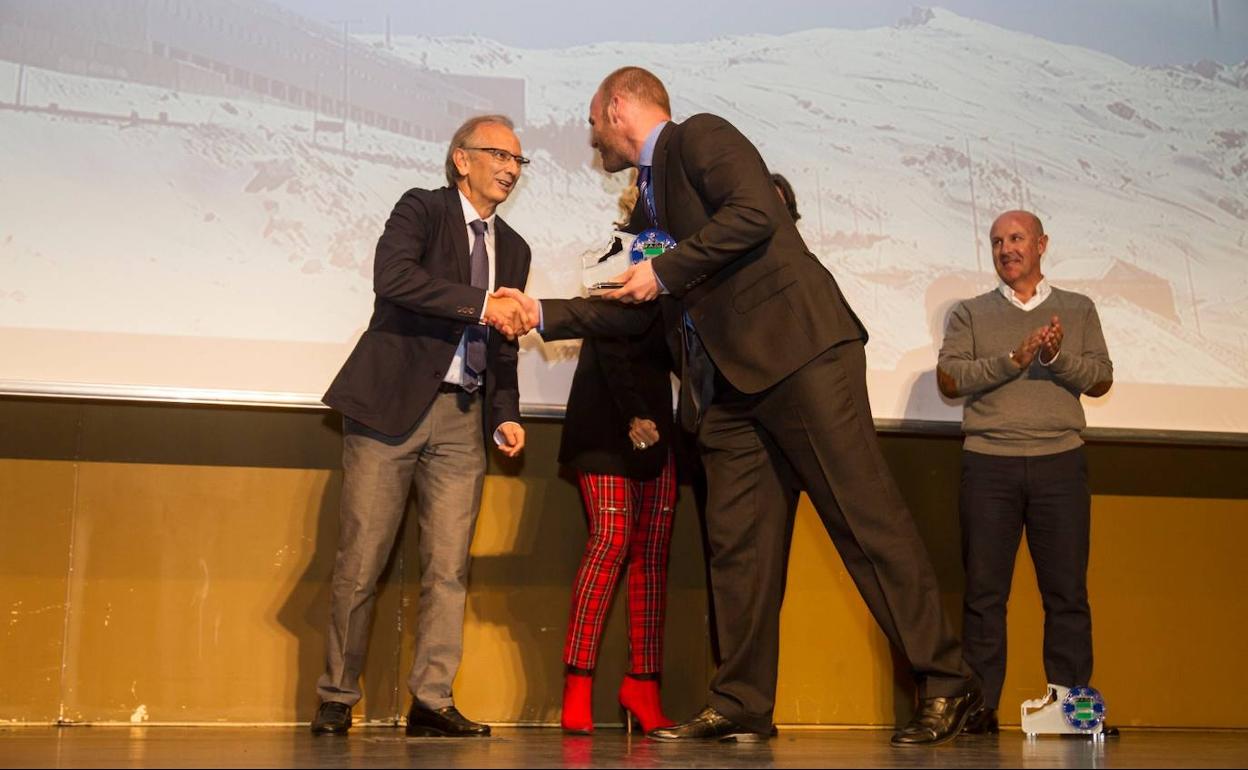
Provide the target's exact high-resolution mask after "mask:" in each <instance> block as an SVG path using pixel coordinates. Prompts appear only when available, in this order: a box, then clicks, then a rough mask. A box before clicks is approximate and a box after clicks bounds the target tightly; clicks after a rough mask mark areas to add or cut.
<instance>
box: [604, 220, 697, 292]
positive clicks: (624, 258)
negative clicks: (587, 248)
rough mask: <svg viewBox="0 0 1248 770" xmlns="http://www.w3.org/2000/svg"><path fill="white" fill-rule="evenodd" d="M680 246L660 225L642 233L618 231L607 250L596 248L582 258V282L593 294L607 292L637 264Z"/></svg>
mask: <svg viewBox="0 0 1248 770" xmlns="http://www.w3.org/2000/svg"><path fill="white" fill-rule="evenodd" d="M674 248H676V239H675V238H673V237H672V236H670V235H668V234H667V233H665V232H664V231H662V230H660V229H658V228H653V227H652V228H650V229H648V230H642V231H641V232H640V233H639V234H637V235H633V234H632V233H625V232H621V231H616V232H613V233H611V239H610V240H609V241H608V242H607V245H606V248H605V249H595V250H593V251H591V252H589V253H587V254H585V256H584V257H582V258H581V285H582V286H583V287H584V288H585V290H586V291H587V292H588V293H589V294H604V293H606V292H608V291H611V290H613V289H618V288H620V287H621V286H622V285H623V284H621V283H619V282H617V281H614V280H613V279H614V278H616V277H618V276H619V275H620V274H621V273H623V272H624V271H626V270H628V269H629V268H630V267H632V266H633V265H636V264H638V263H640V262H644V261H645V260H647V259H653V258H655V257H657V256H659V255H660V254H662V253H663V252H665V251H668V250H670V249H674Z"/></svg>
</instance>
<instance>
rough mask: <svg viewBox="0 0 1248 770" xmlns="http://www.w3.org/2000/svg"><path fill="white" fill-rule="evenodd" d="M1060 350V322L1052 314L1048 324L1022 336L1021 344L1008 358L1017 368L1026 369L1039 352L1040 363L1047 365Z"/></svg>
mask: <svg viewBox="0 0 1248 770" xmlns="http://www.w3.org/2000/svg"><path fill="white" fill-rule="evenodd" d="M1061 350H1062V322H1061V320H1060V319H1059V318H1058V317H1057V316H1053V318H1052V319H1050V320H1049V325H1048V326H1041V327H1040V328H1039V329H1036V330H1035V331H1033V332H1032V333H1031V334H1028V335H1027V336H1026V337H1024V338H1023V342H1022V344H1020V345H1019V346H1018V347H1017V348H1015V350H1014V352H1013V353H1011V354H1010V360H1012V361H1013V362H1014V365H1015V366H1017V367H1018V368H1019V369H1026V368H1027V367H1029V366H1031V362H1032V361H1033V360H1035V358H1036V355H1037V354H1041V355H1040V363H1042V364H1045V365H1048V364H1049V363H1051V362H1052V361H1053V359H1054V358H1056V357H1057V354H1058V353H1060V352H1061ZM1046 359H1047V360H1046Z"/></svg>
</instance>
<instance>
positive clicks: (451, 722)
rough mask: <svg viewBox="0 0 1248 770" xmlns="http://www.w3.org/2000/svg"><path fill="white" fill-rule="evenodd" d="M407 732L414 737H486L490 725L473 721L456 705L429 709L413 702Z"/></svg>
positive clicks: (408, 715)
mask: <svg viewBox="0 0 1248 770" xmlns="http://www.w3.org/2000/svg"><path fill="white" fill-rule="evenodd" d="M407 734H408V736H409V737H413V738H417V737H419V738H485V737H487V736H489V734H490V726H489V725H483V724H480V723H479V722H473V721H472V720H470V719H468V718H467V717H465V716H464V715H463V714H461V713H459V709H457V708H455V707H454V706H447V707H446V708H440V709H427V708H425V707H423V706H420V705H418V704H416V703H413V704H412V708H411V710H410V711H408V712H407Z"/></svg>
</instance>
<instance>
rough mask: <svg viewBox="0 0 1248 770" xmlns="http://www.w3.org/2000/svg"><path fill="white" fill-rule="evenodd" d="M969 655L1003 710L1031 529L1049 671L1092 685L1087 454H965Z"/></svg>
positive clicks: (990, 700)
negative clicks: (1020, 560)
mask: <svg viewBox="0 0 1248 770" xmlns="http://www.w3.org/2000/svg"><path fill="white" fill-rule="evenodd" d="M960 498H961V499H960V503H961V505H960V508H961V515H962V561H963V565H964V566H965V568H966V595H965V599H964V602H963V610H962V633H963V654H964V655H965V656H966V661H967V662H968V663H970V665H971V668H972V669H974V671H975V673H976V674H978V675H979V677H980V678H981V679H982V680H983V682H984V700H985V704H986V705H987V706H989V707H991V708H996V707H997V706H998V705H999V703H1000V700H1001V687H1002V684H1003V683H1004V682H1005V652H1006V641H1005V637H1006V634H1005V628H1006V626H1005V608H1006V602H1007V601H1008V600H1009V598H1010V586H1011V583H1012V582H1013V579H1014V557H1015V555H1016V554H1017V553H1018V543H1019V539H1020V538H1021V537H1022V534H1023V529H1024V527H1025V528H1026V529H1027V548H1028V550H1029V551H1030V552H1031V560H1032V561H1033V562H1034V563H1035V565H1036V582H1037V583H1038V584H1039V587H1040V597H1041V600H1042V602H1043V604H1044V672H1045V675H1046V676H1047V677H1048V679H1049V682H1050V683H1052V684H1060V685H1062V686H1064V687H1076V686H1079V685H1086V684H1088V681H1089V680H1090V679H1091V678H1092V610H1091V608H1090V607H1089V606H1088V540H1089V529H1090V525H1091V505H1092V501H1091V496H1090V493H1089V492H1088V466H1087V461H1086V458H1085V457H1084V453H1083V449H1082V448H1079V449H1073V450H1070V451H1068V452H1060V453H1057V454H1050V455H1041V456H1039V457H998V456H995V455H986V454H980V453H977V452H965V451H964V452H963V453H962V489H961V495H960Z"/></svg>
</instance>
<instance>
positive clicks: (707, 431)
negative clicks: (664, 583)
mask: <svg viewBox="0 0 1248 770" xmlns="http://www.w3.org/2000/svg"><path fill="white" fill-rule="evenodd" d="M698 442H699V446H700V448H701V451H702V457H703V460H704V462H705V465H706V473H707V483H708V487H709V502H708V506H707V530H708V538H709V540H710V550H711V588H712V591H713V593H714V598H715V611H716V614H717V626H718V632H719V643H720V649H721V652H722V655H723V663H722V664H721V665H720V667H719V669H718V671H717V672H716V674H715V677H714V678H713V679H712V680H711V696H710V705H711V706H712V707H713V708H715V709H716V710H717V711H719V712H720V713H721V714H724V715H725V716H727V717H728V718H729V719H731V720H733V721H734V722H737V723H738V724H741V725H743V726H745V727H749V728H751V729H754V730H758V731H765V730H767V729H770V725H771V719H772V713H773V710H774V708H775V695H776V676H777V665H778V659H779V649H780V604H781V601H782V599H783V594H784V582H785V569H786V566H787V563H788V550H789V544H790V539H791V537H792V531H793V517H794V513H795V511H796V509H797V500H798V495H799V493H800V492H801V491H802V490H805V491H806V493H807V494H808V495H809V496H810V499H811V502H812V503H813V504H814V506H815V510H816V511H817V512H818V514H819V517H820V519H821V520H822V521H823V525H824V527H825V528H826V529H827V531H828V534H829V535H830V536H831V538H832V541H833V543H834V544H835V545H836V548H837V551H838V552H839V553H840V555H841V559H842V560H843V561H844V563H845V567H846V569H847V570H848V571H849V574H850V577H851V578H852V579H853V580H854V583H855V585H856V586H857V587H858V590H859V592H860V593H861V594H862V598H863V600H864V601H865V602H866V604H867V607H868V608H869V609H870V610H871V613H872V615H874V617H875V619H876V621H877V622H878V623H879V625H880V627H881V629H882V630H883V631H884V633H885V635H887V637H888V639H889V641H891V642H892V643H893V645H894V646H895V647H896V648H897V649H898V650H899V651H901V653H902V654H904V655H905V657H906V659H907V660H908V661H909V662H910V665H911V667H912V670H913V673H914V674H915V677H916V680H917V681H918V684H919V687H920V693H921V695H922V696H923V697H936V696H954V695H960V694H963V693H965V692H966V691H967V690H968V688H969V686H970V680H971V673H970V669H969V668H968V667H967V666H966V664H965V663H964V662H963V661H962V655H961V650H960V649H959V646H958V642H957V639H956V637H955V636H954V635H953V631H952V628H951V627H950V625H949V622H948V620H947V619H946V618H945V615H944V612H943V611H942V609H941V600H940V588H939V585H938V584H937V582H936V573H935V571H934V569H933V568H932V565H931V560H930V558H929V556H928V553H927V549H926V547H925V546H924V544H923V541H922V540H921V539H920V538H919V532H918V528H917V527H916V526H915V523H914V519H913V518H912V517H911V515H910V512H909V510H908V509H907V508H906V504H905V502H904V501H903V500H902V497H901V494H900V492H899V491H898V489H897V485H896V483H895V482H894V481H893V478H892V475H891V472H890V471H889V468H888V466H887V464H886V463H885V461H884V456H883V455H882V454H881V452H880V447H879V441H878V439H877V437H876V433H875V424H874V422H873V421H872V417H871V407H870V404H869V403H868V400H867V388H866V357H865V354H864V350H863V345H862V343H861V342H851V343H845V344H842V345H837V346H836V347H833V348H830V349H829V350H827V351H825V352H824V353H822V354H820V355H819V356H818V357H816V358H815V359H814V360H812V361H811V362H810V363H808V364H806V365H805V366H803V367H802V368H801V369H799V370H798V371H796V372H794V373H793V374H791V375H790V376H789V377H787V378H785V379H784V380H783V381H781V382H780V383H779V384H777V385H775V386H774V387H772V388H771V389H770V390H767V391H765V392H763V393H760V394H756V395H744V394H740V393H736V392H731V391H730V392H724V390H723V389H722V388H720V389H718V390H717V394H716V399H715V401H714V402H713V403H712V405H711V406H710V408H708V409H707V410H706V413H705V415H704V418H703V421H702V424H701V428H700V430H699V432H698ZM830 684H834V683H830Z"/></svg>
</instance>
